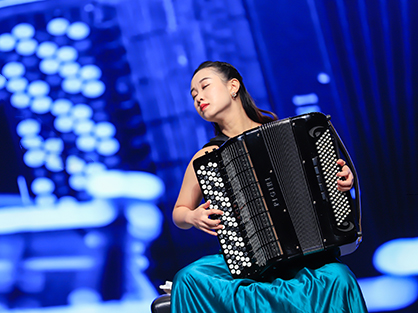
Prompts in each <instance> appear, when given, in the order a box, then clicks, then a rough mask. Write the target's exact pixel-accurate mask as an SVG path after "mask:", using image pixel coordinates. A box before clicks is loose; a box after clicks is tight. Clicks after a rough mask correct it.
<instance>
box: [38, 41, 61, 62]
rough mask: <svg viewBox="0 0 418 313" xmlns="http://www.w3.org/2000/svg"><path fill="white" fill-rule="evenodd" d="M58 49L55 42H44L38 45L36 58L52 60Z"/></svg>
mask: <svg viewBox="0 0 418 313" xmlns="http://www.w3.org/2000/svg"><path fill="white" fill-rule="evenodd" d="M57 49H58V45H57V44H56V43H55V42H51V41H44V42H42V43H40V44H39V45H38V48H37V50H36V56H37V57H38V58H40V59H46V58H52V57H53V56H54V54H55V52H56V51H57Z"/></svg>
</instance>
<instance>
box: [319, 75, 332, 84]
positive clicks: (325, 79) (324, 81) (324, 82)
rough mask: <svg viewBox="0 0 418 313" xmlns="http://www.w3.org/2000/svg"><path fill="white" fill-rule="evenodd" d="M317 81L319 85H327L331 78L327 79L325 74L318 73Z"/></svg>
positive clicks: (327, 76)
mask: <svg viewBox="0 0 418 313" xmlns="http://www.w3.org/2000/svg"><path fill="white" fill-rule="evenodd" d="M317 79H318V82H320V83H321V84H329V82H330V81H331V77H329V75H328V74H326V73H319V74H318V76H317Z"/></svg>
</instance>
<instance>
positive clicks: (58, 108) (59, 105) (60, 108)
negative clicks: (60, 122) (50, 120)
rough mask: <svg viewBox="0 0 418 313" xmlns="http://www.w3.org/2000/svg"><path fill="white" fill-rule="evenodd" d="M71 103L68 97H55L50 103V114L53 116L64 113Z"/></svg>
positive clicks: (69, 108) (67, 110)
mask: <svg viewBox="0 0 418 313" xmlns="http://www.w3.org/2000/svg"><path fill="white" fill-rule="evenodd" d="M72 106H73V103H72V102H71V101H70V100H68V99H57V100H55V101H54V103H53V104H52V108H51V114H52V115H54V116H59V115H65V114H67V113H68V112H70V110H71V107H72Z"/></svg>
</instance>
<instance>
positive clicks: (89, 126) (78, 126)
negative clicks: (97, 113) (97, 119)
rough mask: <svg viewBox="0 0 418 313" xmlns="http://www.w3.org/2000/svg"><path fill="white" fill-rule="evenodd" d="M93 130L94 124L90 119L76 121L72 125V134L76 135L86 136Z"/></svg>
mask: <svg viewBox="0 0 418 313" xmlns="http://www.w3.org/2000/svg"><path fill="white" fill-rule="evenodd" d="M93 128H94V122H93V121H92V120H90V119H85V120H83V119H82V120H78V121H76V123H75V125H74V133H75V134H76V135H87V134H89V133H90V132H91V131H92V130H93Z"/></svg>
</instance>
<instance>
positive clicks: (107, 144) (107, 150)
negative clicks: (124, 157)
mask: <svg viewBox="0 0 418 313" xmlns="http://www.w3.org/2000/svg"><path fill="white" fill-rule="evenodd" d="M119 148H120V144H119V141H117V140H116V139H115V138H106V139H103V140H101V141H99V143H98V144H97V152H98V153H99V154H101V155H104V156H111V155H114V154H116V152H118V151H119Z"/></svg>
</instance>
